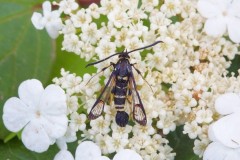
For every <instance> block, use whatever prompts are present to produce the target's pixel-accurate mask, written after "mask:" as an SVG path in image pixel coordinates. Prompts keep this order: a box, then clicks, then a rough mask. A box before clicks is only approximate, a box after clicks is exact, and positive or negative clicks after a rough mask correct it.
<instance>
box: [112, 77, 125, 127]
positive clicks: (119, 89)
mask: <svg viewBox="0 0 240 160" xmlns="http://www.w3.org/2000/svg"><path fill="white" fill-rule="evenodd" d="M127 92H128V77H121V76H118V77H117V80H116V85H115V88H114V93H113V94H114V105H115V108H116V110H117V114H116V123H117V124H118V125H119V126H121V127H125V126H126V125H127V123H128V120H129V115H128V113H127V112H125V111H124V106H125V101H126V96H127Z"/></svg>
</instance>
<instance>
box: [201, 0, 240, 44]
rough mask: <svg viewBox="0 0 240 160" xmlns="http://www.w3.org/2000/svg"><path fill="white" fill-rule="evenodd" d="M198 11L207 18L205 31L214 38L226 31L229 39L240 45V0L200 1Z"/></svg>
mask: <svg viewBox="0 0 240 160" xmlns="http://www.w3.org/2000/svg"><path fill="white" fill-rule="evenodd" d="M197 7H198V11H199V12H200V14H201V15H202V16H203V17H205V18H207V21H206V23H205V26H204V30H205V32H206V33H207V34H208V35H211V36H214V37H220V36H222V35H223V34H224V33H225V32H226V30H227V31H228V34H229V38H230V39H231V40H232V41H233V42H235V43H240V30H239V28H240V12H239V10H240V1H239V0H199V1H198V6H197Z"/></svg>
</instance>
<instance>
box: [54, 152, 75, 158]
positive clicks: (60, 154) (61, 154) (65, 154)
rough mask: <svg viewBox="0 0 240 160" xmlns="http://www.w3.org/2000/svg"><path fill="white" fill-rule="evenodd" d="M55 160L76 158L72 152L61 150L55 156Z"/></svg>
mask: <svg viewBox="0 0 240 160" xmlns="http://www.w3.org/2000/svg"><path fill="white" fill-rule="evenodd" d="M53 160H74V157H73V155H72V154H71V152H69V151H67V150H61V151H59V152H58V153H57V154H56V155H55V157H54V159H53Z"/></svg>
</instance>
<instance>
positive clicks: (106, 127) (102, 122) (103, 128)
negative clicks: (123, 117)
mask: <svg viewBox="0 0 240 160" xmlns="http://www.w3.org/2000/svg"><path fill="white" fill-rule="evenodd" d="M90 126H91V127H92V129H91V130H90V131H91V133H92V134H97V133H101V134H106V133H108V132H110V121H109V120H107V119H104V118H103V117H102V116H101V117H99V118H97V119H95V120H91V122H90Z"/></svg>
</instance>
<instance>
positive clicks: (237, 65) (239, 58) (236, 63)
mask: <svg viewBox="0 0 240 160" xmlns="http://www.w3.org/2000/svg"><path fill="white" fill-rule="evenodd" d="M231 62H232V64H231V66H230V67H229V68H228V71H229V74H228V76H231V72H233V73H235V76H238V75H239V73H238V70H239V69H240V55H236V56H235V58H234V59H233V60H232V61H231Z"/></svg>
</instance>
